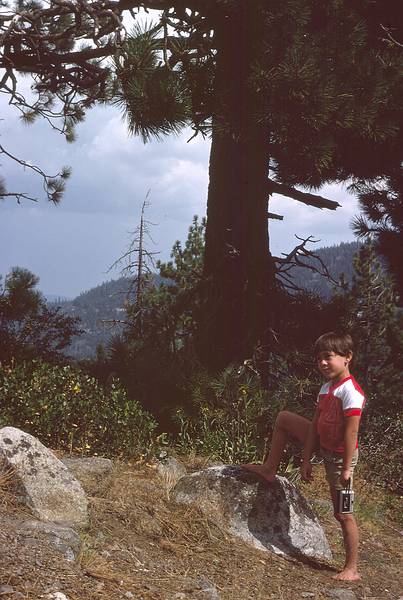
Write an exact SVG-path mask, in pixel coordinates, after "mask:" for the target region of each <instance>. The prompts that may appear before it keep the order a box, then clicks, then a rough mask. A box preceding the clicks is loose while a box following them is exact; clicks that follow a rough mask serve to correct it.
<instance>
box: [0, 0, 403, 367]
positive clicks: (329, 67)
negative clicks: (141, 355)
mask: <svg viewBox="0 0 403 600" xmlns="http://www.w3.org/2000/svg"><path fill="white" fill-rule="evenodd" d="M382 4H383V3H381V2H380V0H374V1H372V0H371V1H370V0H365V2H363V3H351V2H347V1H344V0H343V1H341V2H340V1H339V0H331V1H329V0H320V1H319V2H317V1H315V2H314V1H313V0H286V1H284V0H270V2H267V0H256V1H255V2H254V3H251V2H249V1H247V0H230V1H228V0H217V1H216V2H204V1H203V0H189V1H185V0H184V1H183V2H182V1H179V0H171V1H169V0H166V1H164V0H161V2H159V1H158V2H154V1H153V0H148V1H146V2H141V3H138V2H135V0H133V2H124V3H121V4H120V3H118V6H116V3H113V2H111V1H109V5H110V7H111V8H113V9H114V10H111V11H110V13H111V14H110V15H109V13H108V11H107V10H106V8H105V7H106V6H107V5H108V1H106V3H105V0H102V1H101V0H93V1H92V2H91V9H92V10H91V11H87V10H86V9H85V8H83V11H84V16H85V18H83V19H79V20H78V19H76V18H75V14H76V13H75V12H74V11H73V9H71V13H69V9H68V7H66V6H65V5H63V6H61V7H60V8H55V9H53V11H52V12H51V15H50V17H51V18H49V13H48V9H43V11H41V10H39V9H38V6H37V5H35V10H33V8H32V7H30V6H29V5H28V4H25V3H24V2H23V1H22V2H21V8H25V9H26V11H20V12H19V17H18V26H16V25H15V24H14V23H13V22H12V21H10V22H9V21H8V20H7V19H6V21H5V22H4V27H5V28H7V36H6V37H7V44H6V47H5V50H6V52H5V55H4V61H5V63H4V64H5V65H6V66H7V68H8V71H7V73H6V75H7V76H6V78H5V79H3V80H2V84H3V85H7V84H9V83H10V82H9V79H10V77H11V76H10V73H9V71H10V65H14V66H15V68H17V69H18V68H21V69H22V70H25V71H29V70H30V69H31V70H32V68H33V66H32V65H33V64H34V65H35V73H36V75H35V77H36V89H37V90H38V91H39V92H40V93H41V94H44V95H45V96H44V98H42V99H41V101H42V103H40V104H39V105H38V106H36V107H35V110H36V111H37V112H41V111H42V112H44V111H45V114H48V113H46V110H47V109H46V101H47V98H49V97H51V96H52V94H53V95H56V96H57V97H58V98H60V100H61V101H62V102H63V103H64V105H65V107H67V110H66V111H65V112H64V113H63V114H64V117H65V118H66V119H68V118H70V121H69V123H67V125H68V126H69V127H70V126H71V124H72V123H73V122H74V119H78V118H79V116H80V110H81V111H82V110H83V109H85V108H86V107H88V106H91V105H92V104H93V103H94V102H95V101H96V100H97V99H102V100H108V99H110V98H114V100H115V101H116V102H118V103H119V104H120V105H122V106H123V108H124V110H125V112H126V115H127V117H128V120H129V128H130V129H131V130H132V131H133V132H139V133H141V134H142V135H143V137H144V138H147V137H148V136H149V135H154V134H161V133H162V134H165V133H168V132H171V131H174V132H175V131H178V129H179V128H180V127H182V126H183V125H184V124H185V123H190V124H191V125H192V126H193V128H194V130H195V133H201V134H209V133H211V135H212V148H211V156H210V185H209V192H208V207H207V229H206V248H205V260H204V276H205V278H206V280H207V281H208V286H207V287H206V295H205V303H204V306H205V320H204V327H203V331H204V333H205V344H204V348H205V352H204V356H205V359H206V361H207V362H209V363H210V364H211V365H212V366H214V367H222V366H224V365H225V364H227V363H228V362H229V361H231V360H239V359H243V358H245V356H248V355H250V354H251V352H252V351H253V348H254V346H255V345H256V344H259V343H260V344H263V345H265V344H267V343H268V342H269V333H270V330H271V329H273V328H275V309H276V306H275V287H276V284H275V269H274V262H273V259H272V257H271V255H270V252H269V236H268V227H267V219H268V197H269V196H270V194H272V193H274V192H277V193H281V194H283V195H286V196H289V197H291V198H294V199H296V200H297V201H302V202H305V203H306V204H310V205H314V206H318V207H320V208H336V206H337V203H334V202H333V203H332V202H331V201H329V200H327V199H324V198H322V197H320V196H317V195H313V194H311V193H302V192H301V191H300V190H296V189H295V188H293V187H292V186H296V185H299V186H304V187H309V188H319V187H320V186H321V185H322V184H324V183H326V182H329V181H340V180H346V179H350V178H358V179H361V180H367V179H370V178H374V177H377V176H382V175H383V174H384V173H386V172H387V168H388V165H389V164H390V162H391V160H392V159H393V160H395V156H396V152H397V151H401V136H399V126H400V122H401V105H402V103H401V101H400V102H399V100H401V96H402V86H401V79H400V74H399V63H401V58H400V56H401V53H400V44H399V43H398V44H390V43H389V40H388V39H386V41H385V40H384V39H383V38H385V35H383V29H382V27H381V25H382V21H381V20H380V19H383V18H384V17H385V13H387V10H386V9H385V8H382V6H381V5H382ZM395 4H396V6H397V2H396V3H395V2H393V3H392V5H393V7H394V6H395ZM140 5H141V6H144V7H146V8H147V7H148V8H160V9H161V10H162V13H161V16H160V20H159V22H158V23H157V24H156V25H155V27H153V29H152V31H149V32H140V31H139V30H137V31H136V32H135V34H134V35H133V36H132V37H131V38H129V39H128V40H127V43H123V40H122V31H123V22H122V20H121V15H122V11H123V9H124V8H137V7H139V6H140ZM55 10H56V13H55ZM58 11H59V12H58ZM73 12H74V18H73ZM98 13H101V14H102V19H96V20H94V15H97V14H98ZM396 14H397V10H396ZM69 18H70V20H71V24H70V26H69V28H68V32H69V39H68V40H67V39H66V40H65V41H66V43H67V42H68V43H67V46H66V48H67V51H66V48H64V47H63V44H62V40H63V36H61V35H60V33H61V31H62V30H63V28H62V25H63V26H65V23H66V20H67V21H68V20H69ZM21 32H23V33H24V35H21ZM111 33H114V34H115V38H113V36H111ZM30 34H32V35H31V36H30ZM41 34H42V35H41ZM74 35H76V36H77V38H80V39H82V38H83V37H87V39H90V40H93V41H95V42H96V47H84V48H82V49H81V50H79V51H77V52H74V50H73V49H72V46H71V39H72V38H74ZM25 42H26V43H25ZM109 54H115V55H116V60H115V67H116V74H117V77H115V78H114V77H113V76H112V77H111V76H110V73H109V72H107V71H106V70H105V68H103V66H102V64H101V63H100V62H97V61H96V59H99V58H102V57H105V56H108V55H109ZM38 56H39V57H40V59H41V61H40V68H39V72H38ZM71 64H74V65H76V66H77V67H76V68H75V69H71V68H70V67H71ZM80 94H81V96H80ZM25 108H27V107H25ZM31 112H32V111H31ZM28 114H30V113H29V110H28ZM67 125H66V126H67ZM70 129H71V127H70ZM211 339H214V340H215V344H214V350H215V351H214V353H212V352H211Z"/></svg>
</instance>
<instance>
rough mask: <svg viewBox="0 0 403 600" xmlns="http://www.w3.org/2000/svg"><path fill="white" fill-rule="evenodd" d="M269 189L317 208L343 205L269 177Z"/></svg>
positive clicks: (270, 192)
mask: <svg viewBox="0 0 403 600" xmlns="http://www.w3.org/2000/svg"><path fill="white" fill-rule="evenodd" d="M267 189H268V192H269V194H280V195H281V196H287V198H292V199H293V200H298V202H303V203H304V204H308V206H316V208H327V209H329V210H336V208H339V206H341V204H339V203H338V202H336V201H335V200H329V199H328V198H324V197H323V196H318V195H317V194H311V193H308V192H301V191H300V190H296V189H295V188H293V187H291V186H289V185H284V184H283V183H277V181H273V180H272V179H268V181H267Z"/></svg>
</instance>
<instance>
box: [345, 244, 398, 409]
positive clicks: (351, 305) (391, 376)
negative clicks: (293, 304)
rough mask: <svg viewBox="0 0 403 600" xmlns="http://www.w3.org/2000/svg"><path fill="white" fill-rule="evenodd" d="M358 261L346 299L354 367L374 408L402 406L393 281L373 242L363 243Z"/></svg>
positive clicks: (396, 308) (355, 263) (396, 314)
mask: <svg viewBox="0 0 403 600" xmlns="http://www.w3.org/2000/svg"><path fill="white" fill-rule="evenodd" d="M354 265H355V272H356V274H355V276H354V279H353V285H352V289H351V292H350V293H349V294H348V295H347V299H346V300H347V303H346V306H347V310H348V317H347V319H346V326H347V328H348V330H350V331H351V332H352V334H353V337H354V339H355V340H356V345H357V353H356V354H355V357H354V370H355V372H357V373H358V374H359V375H357V377H359V380H360V382H361V381H362V386H363V388H364V390H365V391H366V392H367V394H368V396H369V399H370V405H371V403H372V404H373V405H374V406H373V409H374V410H378V411H384V410H390V409H392V408H393V407H394V408H398V404H399V398H400V394H401V389H402V385H403V331H402V328H401V325H402V314H401V311H400V310H399V309H398V307H397V303H396V294H395V291H394V288H393V282H392V281H391V279H390V277H389V276H388V275H387V274H385V271H384V270H383V269H382V267H381V265H380V263H379V261H378V259H377V257H376V254H375V251H374V247H373V246H372V245H371V244H369V243H367V244H364V245H363V246H362V248H361V249H360V251H359V252H358V254H357V256H356V259H355V262H354ZM371 408H372V407H371Z"/></svg>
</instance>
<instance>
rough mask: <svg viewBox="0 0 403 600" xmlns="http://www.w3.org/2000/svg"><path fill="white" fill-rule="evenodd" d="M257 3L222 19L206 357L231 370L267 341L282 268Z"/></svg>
mask: <svg viewBox="0 0 403 600" xmlns="http://www.w3.org/2000/svg"><path fill="white" fill-rule="evenodd" d="M263 4H264V2H256V3H255V4H254V7H253V9H252V8H251V7H249V8H246V7H245V3H241V6H240V7H239V10H238V11H237V12H235V11H232V12H233V13H234V14H231V16H230V17H228V16H227V17H226V18H223V19H222V20H221V21H220V20H219V19H218V22H217V23H215V25H214V26H215V35H216V37H217V38H218V39H217V41H216V47H217V48H219V52H218V53H217V75H216V80H215V89H214V97H215V114H214V117H213V136H212V145H211V154H210V184H209V189H208V200H207V228H206V247H205V263H204V274H205V277H206V279H207V284H206V299H205V322H204V327H203V335H202V339H203V346H204V354H205V357H206V362H207V363H208V364H209V365H210V366H211V367H213V368H223V367H224V366H226V365H227V364H229V363H230V362H233V361H239V360H243V359H245V358H248V357H250V356H251V355H252V353H253V350H254V348H255V347H256V346H257V345H263V346H266V345H267V342H268V337H269V336H268V333H269V327H270V295H271V292H272V291H273V290H274V265H273V261H272V259H271V256H270V252H269V236H268V225H267V212H268V211H267V208H268V192H267V177H268V161H269V130H268V126H267V124H266V120H263V119H262V117H263V116H264V114H265V107H264V98H263V94H260V93H259V91H258V90H256V85H255V82H254V81H253V73H254V67H255V66H257V64H258V62H259V63H261V59H262V53H263V47H262V46H263V41H264V34H263V31H262V28H263V25H262V23H263V21H264V19H263V18H262V14H261V11H260V10H259V6H262V5H263Z"/></svg>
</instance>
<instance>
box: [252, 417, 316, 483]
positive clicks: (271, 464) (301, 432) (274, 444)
mask: <svg viewBox="0 0 403 600" xmlns="http://www.w3.org/2000/svg"><path fill="white" fill-rule="evenodd" d="M310 424H311V422H310V421H309V420H308V419H305V417H301V416H300V415H296V414H294V413H292V412H289V411H287V410H283V411H281V412H280V413H279V414H278V415H277V419H276V422H275V424H274V430H273V436H272V440H271V447H270V452H269V454H268V456H267V458H266V460H265V461H264V463H263V464H262V465H254V464H247V465H242V466H243V468H245V469H247V470H248V471H252V472H253V473H257V474H258V475H261V476H262V477H264V478H265V479H266V480H267V481H269V482H272V481H274V479H275V477H276V473H277V469H278V465H279V463H280V460H281V457H282V454H283V451H284V448H285V446H286V444H287V442H288V440H289V439H290V437H293V438H296V439H297V440H298V441H299V442H301V444H304V443H305V439H306V436H307V435H308V431H309V426H310Z"/></svg>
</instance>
